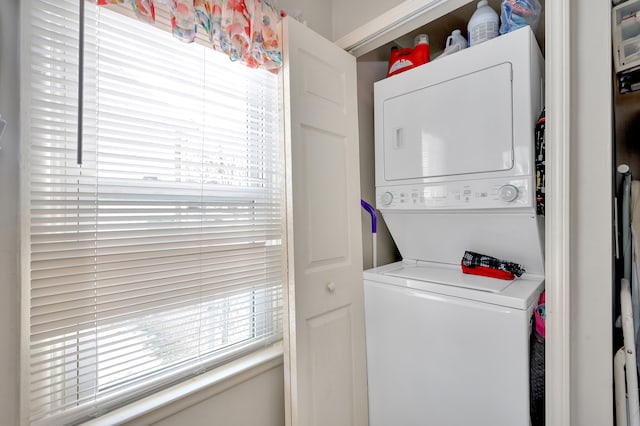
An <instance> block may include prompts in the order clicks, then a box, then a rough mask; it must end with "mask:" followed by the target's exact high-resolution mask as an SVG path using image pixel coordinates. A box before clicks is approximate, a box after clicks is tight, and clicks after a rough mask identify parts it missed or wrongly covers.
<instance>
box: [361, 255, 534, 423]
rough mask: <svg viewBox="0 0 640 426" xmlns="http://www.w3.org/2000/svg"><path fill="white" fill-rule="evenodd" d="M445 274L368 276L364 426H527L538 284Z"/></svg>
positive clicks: (415, 269) (421, 270) (423, 268)
mask: <svg viewBox="0 0 640 426" xmlns="http://www.w3.org/2000/svg"><path fill="white" fill-rule="evenodd" d="M452 268H453V267H452V266H450V265H437V264H420V263H419V262H418V263H411V262H398V263H394V264H391V265H386V266H384V267H381V268H377V269H374V270H369V271H366V272H365V287H364V293H365V316H366V318H365V322H366V344H367V370H368V379H369V419H370V423H369V424H370V425H371V426H388V425H402V426H412V425H415V426H418V425H438V426H460V425H478V426H496V425H504V426H507V425H508V426H528V425H529V332H530V328H529V327H530V322H529V321H530V317H531V313H532V309H533V306H534V304H535V301H536V300H537V297H538V295H539V293H540V291H541V290H542V287H543V285H544V284H543V279H542V277H536V276H527V277H525V278H520V279H516V280H514V281H503V282H499V281H501V280H496V279H489V278H481V277H475V278H478V280H476V279H475V278H471V276H469V277H464V278H463V277H460V276H458V279H456V278H454V277H455V275H456V273H455V271H454V270H453V269H452ZM460 274H461V272H460ZM467 278H469V279H467ZM449 281H456V282H457V283H458V285H451V283H450V282H449ZM489 281H498V282H496V283H490V282H489ZM461 282H463V283H464V286H461V284H460V283H461Z"/></svg>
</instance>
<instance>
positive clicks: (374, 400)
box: [364, 27, 544, 426]
mask: <svg viewBox="0 0 640 426" xmlns="http://www.w3.org/2000/svg"><path fill="white" fill-rule="evenodd" d="M543 69H544V62H543V59H542V55H541V53H540V50H539V48H538V45H537V42H536V40H535V37H534V36H533V33H532V32H531V30H530V29H529V28H528V27H525V28H522V29H519V30H516V31H514V32H512V33H509V34H506V35H503V36H500V37H498V38H496V39H493V40H490V41H488V42H485V43H482V44H480V45H478V46H474V47H472V48H469V49H465V50H463V51H460V52H457V53H455V54H453V55H450V56H447V57H444V58H442V59H438V60H436V61H433V62H431V63H429V64H426V65H423V66H420V67H417V68H415V69H412V70H410V71H406V72H404V73H402V74H399V75H396V76H393V77H390V78H387V79H385V80H382V81H380V82H377V83H376V84H375V86H374V105H375V150H376V152H375V156H376V172H375V173H376V207H377V208H378V210H379V211H380V212H381V213H382V216H383V219H384V222H385V223H386V225H387V227H388V228H389V231H390V232H391V235H392V237H393V239H394V241H395V243H396V245H397V247H398V249H399V251H400V254H401V255H402V259H403V260H402V261H400V262H397V263H393V264H390V265H385V266H383V267H379V268H376V269H372V270H369V271H365V274H364V280H365V281H364V293H365V318H366V322H365V324H366V345H367V370H368V385H369V410H370V412H369V420H370V425H371V426H388V425H398V426H409V425H437V426H446V425H452V426H454V425H455V426H460V425H470V424H473V425H479V426H500V425H503V426H519V425H521V426H528V425H529V336H530V330H531V328H530V327H531V318H532V312H533V309H534V306H535V305H536V302H537V301H538V298H539V295H540V293H541V291H542V290H543V288H544V256H543V248H544V239H543V237H544V220H543V218H542V217H540V216H538V215H537V214H536V199H535V189H536V172H535V161H534V160H535V151H534V150H535V144H534V128H535V123H536V120H537V117H538V115H539V113H540V112H541V111H542V106H543V97H542V94H543ZM467 250H468V251H474V252H477V253H482V254H485V255H489V256H492V257H496V258H498V259H503V260H508V261H510V262H515V263H518V264H520V265H522V266H523V267H524V268H525V270H526V272H525V274H524V275H522V276H521V277H519V278H516V279H514V280H502V279H496V278H490V277H484V276H477V275H470V274H464V273H463V272H462V270H461V265H460V264H461V260H462V257H463V255H464V253H465V251H467Z"/></svg>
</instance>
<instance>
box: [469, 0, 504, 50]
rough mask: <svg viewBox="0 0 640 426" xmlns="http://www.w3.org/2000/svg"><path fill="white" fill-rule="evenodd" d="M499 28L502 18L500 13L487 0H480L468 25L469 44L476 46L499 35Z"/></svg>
mask: <svg viewBox="0 0 640 426" xmlns="http://www.w3.org/2000/svg"><path fill="white" fill-rule="evenodd" d="M499 29H500V19H499V18H498V14H497V13H496V12H495V11H494V10H493V9H492V8H491V6H489V4H488V2H487V0H480V1H479V2H478V6H477V9H476V11H475V12H474V13H473V15H472V16H471V19H470V20H469V24H468V25H467V32H468V36H469V46H475V45H476V44H480V43H483V42H485V41H487V40H490V39H492V38H494V37H498V31H499Z"/></svg>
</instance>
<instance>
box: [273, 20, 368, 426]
mask: <svg viewBox="0 0 640 426" xmlns="http://www.w3.org/2000/svg"><path fill="white" fill-rule="evenodd" d="M283 25H284V37H283V40H284V42H283V52H284V55H285V56H284V64H285V66H284V82H285V83H284V96H285V102H284V105H285V123H286V125H285V137H286V150H287V155H286V157H287V172H288V173H289V176H290V179H289V184H288V191H287V192H288V206H287V207H288V212H289V218H290V219H289V223H288V227H287V229H288V244H289V282H288V290H287V291H286V298H285V301H286V303H287V308H288V317H287V318H286V319H285V324H286V326H285V327H286V328H285V370H286V377H285V393H286V395H285V401H286V407H285V409H286V411H285V412H286V418H287V424H288V425H294V426H295V425H299V426H316V425H317V426H342V425H344V426H351V425H366V424H367V417H368V416H367V386H366V363H365V362H366V360H365V344H364V307H363V306H364V305H363V275H362V247H361V244H362V239H361V229H360V184H359V176H360V174H359V162H358V161H359V157H358V155H359V154H358V125H357V119H358V116H357V106H356V105H357V101H356V96H357V94H356V61H355V58H354V57H353V56H352V55H350V54H348V53H346V52H345V51H344V50H342V49H340V48H338V47H337V46H336V45H334V44H333V43H331V42H330V41H328V40H326V39H324V38H322V37H321V36H319V35H317V34H315V33H314V32H313V31H311V30H310V29H308V28H307V27H305V26H303V25H302V24H300V23H298V22H297V21H295V20H293V19H291V18H287V19H285V20H284V23H283Z"/></svg>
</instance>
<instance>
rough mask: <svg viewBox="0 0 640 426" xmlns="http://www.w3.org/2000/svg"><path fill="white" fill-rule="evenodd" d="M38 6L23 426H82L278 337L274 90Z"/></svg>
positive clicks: (236, 69)
mask: <svg viewBox="0 0 640 426" xmlns="http://www.w3.org/2000/svg"><path fill="white" fill-rule="evenodd" d="M77 8H78V3H77V1H76V0H55V1H54V0H33V1H32V2H31V7H30V12H29V13H30V15H29V17H28V22H29V23H30V25H29V27H28V29H27V31H26V37H27V38H28V40H29V42H30V43H29V45H30V46H31V50H30V52H25V55H27V62H28V67H29V68H28V73H27V75H26V76H25V79H24V82H23V84H27V86H26V88H27V90H26V92H28V94H27V96H26V108H27V109H26V111H27V117H28V118H27V120H26V122H25V125H24V133H23V140H24V144H25V146H24V148H23V150H24V152H25V155H26V156H25V162H24V175H23V177H24V179H25V183H26V185H23V187H24V188H25V190H24V191H23V206H25V211H24V212H23V218H24V220H26V225H25V226H24V227H23V229H25V230H26V231H25V233H24V235H23V245H24V247H25V250H24V251H23V253H24V254H25V261H24V265H25V268H24V269H25V270H24V273H23V280H24V286H25V287H24V295H25V300H27V301H28V305H29V310H28V312H26V313H25V315H24V316H23V318H24V319H25V321H27V323H28V330H29V334H28V336H25V342H26V345H25V346H26V347H25V350H26V352H27V354H25V357H27V358H25V362H26V364H28V369H29V374H28V375H26V376H25V377H27V383H24V384H23V385H24V386H27V388H28V391H27V392H26V393H25V394H24V395H25V396H26V397H27V398H28V404H29V417H30V420H31V422H33V423H35V424H38V423H42V424H44V423H46V424H69V423H77V422H80V421H82V420H83V419H86V418H89V417H94V416H97V415H100V414H101V413H104V412H105V411H108V410H110V409H112V408H113V407H116V406H119V405H122V404H124V403H126V402H130V401H132V400H133V399H134V398H136V397H139V396H143V395H146V394H149V393H150V392H152V391H154V390H155V389H159V388H161V387H165V386H168V385H170V384H173V383H175V382H177V381H179V380H181V379H184V378H187V377H191V376H193V375H196V374H199V373H201V372H203V371H206V370H207V369H210V368H212V367H214V366H218V365H220V364H222V363H224V362H226V361H228V360H229V359H231V358H233V357H238V356H240V355H242V354H245V353H247V352H248V351H251V350H254V349H255V348H257V347H260V346H264V345H266V344H269V343H271V342H273V341H275V340H278V339H280V338H281V333H282V325H281V322H282V279H283V264H284V252H285V251H284V249H283V245H282V228H283V217H282V216H283V210H282V205H283V199H282V198H283V186H284V185H283V176H282V174H283V172H282V164H281V143H280V134H279V132H280V117H279V114H280V112H279V93H280V92H279V80H278V77H277V76H276V75H273V74H271V73H268V72H265V71H259V70H253V69H249V68H247V67H245V66H243V65H240V64H234V63H232V62H230V61H229V58H228V57H226V56H224V55H222V54H219V53H217V52H215V51H213V50H211V49H208V48H206V47H204V46H201V45H198V44H190V45H186V44H184V43H181V42H180V41H177V40H176V39H174V38H173V37H172V36H171V34H169V33H167V32H163V31H161V30H159V29H157V28H154V27H152V26H149V25H147V24H144V23H140V22H138V21H136V20H134V19H131V18H128V17H125V16H123V15H120V14H118V13H115V12H113V11H111V10H108V9H102V8H96V7H95V6H93V5H92V4H91V3H89V2H88V3H87V4H86V9H87V10H86V13H87V16H86V24H85V28H86V39H85V43H86V44H85V94H84V99H85V101H84V109H83V112H84V120H83V123H84V132H83V134H84V151H83V152H84V155H83V157H84V161H83V164H82V165H81V166H79V165H77V164H76V133H77V110H76V106H77V81H78V72H77V67H78V66H77V57H78V11H77Z"/></svg>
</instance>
